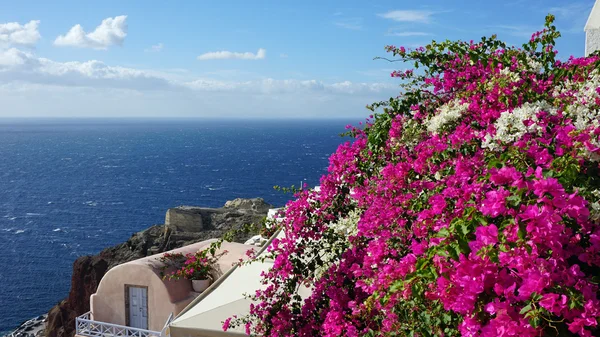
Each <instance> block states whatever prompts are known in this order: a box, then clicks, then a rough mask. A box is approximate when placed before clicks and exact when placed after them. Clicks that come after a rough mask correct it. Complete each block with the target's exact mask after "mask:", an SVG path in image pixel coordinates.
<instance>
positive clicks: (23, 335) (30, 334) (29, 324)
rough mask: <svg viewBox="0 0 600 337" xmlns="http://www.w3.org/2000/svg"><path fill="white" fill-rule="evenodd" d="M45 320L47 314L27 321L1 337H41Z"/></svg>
mask: <svg viewBox="0 0 600 337" xmlns="http://www.w3.org/2000/svg"><path fill="white" fill-rule="evenodd" d="M47 320H48V314H47V313H45V314H43V315H39V316H36V317H34V318H31V319H28V320H26V321H25V322H23V323H21V324H20V325H19V326H18V327H17V328H16V329H14V330H13V331H12V332H9V333H7V334H5V335H4V336H3V337H42V336H44V331H45V330H46V322H47Z"/></svg>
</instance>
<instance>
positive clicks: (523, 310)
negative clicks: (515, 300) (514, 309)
mask: <svg viewBox="0 0 600 337" xmlns="http://www.w3.org/2000/svg"><path fill="white" fill-rule="evenodd" d="M530 310H531V303H529V304H527V305H526V306H524V307H523V309H521V311H519V314H521V315H523V314H525V313H526V312H528V311H530Z"/></svg>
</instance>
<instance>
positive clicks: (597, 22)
mask: <svg viewBox="0 0 600 337" xmlns="http://www.w3.org/2000/svg"><path fill="white" fill-rule="evenodd" d="M584 30H585V55H586V56H587V55H589V54H591V53H593V52H594V51H596V50H600V0H596V3H594V7H593V8H592V12H591V13H590V17H589V18H588V20H587V23H586V24H585V28H584Z"/></svg>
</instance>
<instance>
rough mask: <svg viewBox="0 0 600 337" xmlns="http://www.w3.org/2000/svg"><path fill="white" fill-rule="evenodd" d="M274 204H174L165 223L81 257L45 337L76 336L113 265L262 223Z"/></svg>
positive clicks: (242, 239)
mask: <svg viewBox="0 0 600 337" xmlns="http://www.w3.org/2000/svg"><path fill="white" fill-rule="evenodd" d="M272 207H273V206H271V205H269V204H267V203H266V202H265V201H264V200H263V199H261V198H254V199H235V200H233V201H228V202H227V203H226V204H225V206H224V207H222V208H204V207H191V206H180V207H177V208H172V209H169V210H168V211H167V214H166V217H165V224H164V225H155V226H152V227H150V228H148V229H146V230H143V231H141V232H139V233H136V234H134V235H133V236H132V237H131V238H129V240H127V241H126V242H124V243H121V244H118V245H116V246H114V247H110V248H107V249H105V250H103V251H102V252H100V254H98V255H94V256H82V257H80V258H78V259H77V260H76V261H75V263H73V275H72V277H71V290H70V292H69V297H68V298H66V299H64V300H63V301H61V302H60V303H59V304H57V305H56V306H55V307H53V308H52V309H51V310H50V312H49V313H48V318H47V323H46V331H45V335H46V337H72V336H74V334H75V318H76V317H77V316H79V315H81V314H84V313H85V312H87V311H89V310H90V295H92V294H93V293H95V292H96V289H97V288H98V284H99V283H100V280H101V279H102V277H103V276H104V275H105V274H106V272H107V271H108V270H110V269H111V268H112V267H114V266H116V265H119V264H121V263H125V262H129V261H132V260H135V259H139V258H142V257H145V256H148V255H153V254H157V253H161V252H164V251H168V250H171V249H175V248H178V247H182V246H185V245H187V244H191V243H194V242H199V241H203V240H208V239H212V238H220V237H222V236H223V234H225V233H226V232H227V231H229V230H231V229H238V228H240V227H242V226H243V225H246V224H259V223H261V221H262V220H263V219H264V217H265V216H266V215H267V212H268V210H269V208H272ZM252 235H253V234H247V235H238V236H236V237H235V238H234V239H235V241H237V242H242V243H243V242H245V241H246V240H247V239H249V238H250V237H251V236H252Z"/></svg>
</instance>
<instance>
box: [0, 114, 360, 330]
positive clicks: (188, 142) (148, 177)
mask: <svg viewBox="0 0 600 337" xmlns="http://www.w3.org/2000/svg"><path fill="white" fill-rule="evenodd" d="M347 122H348V121H200V120H195V121H159V120H154V121H149V120H146V121H108V120H102V121H99V120H79V121H78V120H54V121H52V120H48V121H44V122H33V121H10V120H0V336H1V335H2V333H3V332H6V331H7V330H10V329H12V328H14V327H16V325H18V324H19V323H21V322H22V321H24V320H26V319H29V318H31V317H34V316H36V315H39V314H42V313H45V312H46V311H47V310H48V309H49V308H50V307H52V306H53V305H54V304H56V303H57V302H58V301H59V300H61V299H62V298H64V297H65V296H66V295H67V293H68V289H69V286H70V277H71V267H72V263H73V261H74V260H75V258H76V257H78V256H81V255H86V254H95V253H98V252H99V251H100V250H102V249H103V248H105V247H108V246H111V245H114V244H117V243H120V242H123V241H125V240H127V239H128V238H129V237H130V236H131V234H132V233H134V232H137V231H139V230H142V229H144V228H146V227H149V226H150V225H153V224H159V223H163V220H164V216H165V212H166V210H167V208H169V207H174V206H178V205H184V204H185V205H199V206H210V207H218V206H222V205H223V204H224V203H225V201H227V200H231V199H234V198H238V197H263V198H264V199H265V200H267V201H268V202H270V203H272V204H274V205H276V206H281V205H283V204H284V203H285V202H286V201H287V200H288V199H289V198H290V197H291V196H290V195H287V194H282V193H281V192H278V191H275V190H274V189H273V186H274V185H281V186H290V185H292V184H294V185H296V186H297V185H298V184H299V183H300V181H305V182H306V183H308V184H309V185H311V186H313V185H316V184H318V182H319V178H320V177H321V176H322V175H323V174H324V173H325V172H326V169H327V165H328V158H329V155H330V154H331V153H332V152H333V151H335V149H336V148H337V146H338V145H339V144H340V143H342V142H343V141H344V140H343V139H342V138H340V137H339V136H338V135H339V134H340V133H341V132H343V131H344V125H345V124H347Z"/></svg>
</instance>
